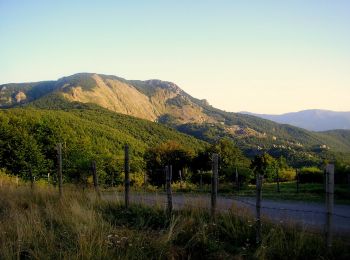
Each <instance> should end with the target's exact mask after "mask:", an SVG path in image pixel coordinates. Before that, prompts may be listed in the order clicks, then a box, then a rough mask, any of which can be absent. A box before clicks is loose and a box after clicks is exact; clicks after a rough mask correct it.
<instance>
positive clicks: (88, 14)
mask: <svg viewBox="0 0 350 260" xmlns="http://www.w3.org/2000/svg"><path fill="white" fill-rule="evenodd" d="M77 72H97V73H105V74H113V75H117V76H120V77H124V78H127V79H150V78H159V79H162V80H168V81H173V82H175V83H177V84H178V85H179V86H180V87H181V88H183V89H184V90H185V91H186V92H188V93H189V94H191V95H193V96H195V97H198V98H206V99H207V100H208V101H209V102H210V103H211V104H212V105H214V106H216V107H219V108H221V109H225V110H227V111H251V112H258V113H282V112H287V111H296V110H302V109H309V108H323V109H331V110H339V111H350V1H346V0H344V1H339V0H327V1H323V0H300V1H298V0H289V1H288V0H283V1H282V0H274V1H267V0H264V1H263V0H256V1H252V0H241V1H238V0H237V1H234V0H227V1H224V0H212V1H209V0H207V1H199V0H192V1H190V0H173V1H171V0H163V1H160V0H159V1H152V0H144V1H142V0H139V1H136V0H128V1H126V0H123V1H116V0H115V1H112V0H111V1H102V0H99V1H98V0H95V1H88V0H85V1H83V0H81V1H79V0H70V1H68V0H59V1H58V0H56V1H54V0H52V1H50V0H46V1H31V0H23V1H18V0H0V84H2V83H8V82H23V81H38V80H47V79H57V78H59V77H62V76H67V75H70V74H74V73H77Z"/></svg>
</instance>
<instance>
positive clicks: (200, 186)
mask: <svg viewBox="0 0 350 260" xmlns="http://www.w3.org/2000/svg"><path fill="white" fill-rule="evenodd" d="M199 175H200V179H199V189H200V190H201V191H202V190H203V172H202V171H201V170H199Z"/></svg>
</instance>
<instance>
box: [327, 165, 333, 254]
mask: <svg viewBox="0 0 350 260" xmlns="http://www.w3.org/2000/svg"><path fill="white" fill-rule="evenodd" d="M325 172H326V243H327V247H331V246H332V235H333V230H332V217H333V216H332V215H333V208H334V164H328V165H327V166H326V171H325Z"/></svg>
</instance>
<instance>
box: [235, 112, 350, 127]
mask: <svg viewBox="0 0 350 260" xmlns="http://www.w3.org/2000/svg"><path fill="white" fill-rule="evenodd" d="M242 113H244V114H250V115H254V116H258V117H261V118H264V119H268V120H272V121H275V122H277V123H281V124H290V125H294V126H297V127H301V128H305V129H307V130H310V131H327V130H333V129H350V112H335V111H330V110H320V109H312V110H303V111H300V112H293V113H286V114H281V115H268V114H254V113H249V112H242Z"/></svg>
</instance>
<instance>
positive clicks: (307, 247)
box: [0, 178, 350, 259]
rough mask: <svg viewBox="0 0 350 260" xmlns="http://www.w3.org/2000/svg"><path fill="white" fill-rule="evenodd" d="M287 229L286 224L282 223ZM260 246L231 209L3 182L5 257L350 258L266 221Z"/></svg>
mask: <svg viewBox="0 0 350 260" xmlns="http://www.w3.org/2000/svg"><path fill="white" fill-rule="evenodd" d="M284 225H285V224H284ZM262 237H263V240H262V242H261V244H256V243H255V224H254V220H253V219H252V218H251V216H249V215H247V216H246V217H245V218H244V219H241V218H238V217H237V216H235V215H234V214H233V211H232V212H229V213H225V214H222V215H218V216H217V219H216V221H215V222H213V221H211V219H210V216H209V215H208V213H207V212H205V211H200V210H193V209H187V210H181V211H175V212H174V213H173V215H172V216H171V217H168V216H167V214H166V213H165V212H164V210H163V209H162V208H149V207H145V206H140V205H132V206H131V207H130V208H129V209H125V208H124V207H123V205H122V204H120V203H119V202H117V201H116V202H106V201H100V200H98V199H97V198H96V197H95V196H94V193H93V192H91V191H90V190H85V191H82V190H77V189H76V188H75V187H74V186H71V187H70V186H68V187H65V189H64V196H63V197H62V198H61V199H60V198H59V197H58V192H57V190H56V189H55V188H53V187H50V186H47V185H42V186H39V185H36V186H35V188H34V190H31V189H30V186H29V185H26V184H21V185H19V186H18V187H17V186H16V185H15V184H14V182H13V180H12V179H11V178H7V179H2V180H1V189H0V259H14V258H17V259H26V258H27V259H242V258H247V259H310V258H312V259H349V258H350V246H349V244H347V243H346V242H345V241H344V240H340V239H339V240H335V242H334V246H333V248H332V249H331V250H327V248H326V247H325V246H324V245H325V243H324V239H323V236H322V235H314V234H309V233H305V232H303V231H302V230H299V229H297V228H295V227H291V226H288V225H287V226H279V225H273V224H271V223H268V222H264V224H263V229H262Z"/></svg>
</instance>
